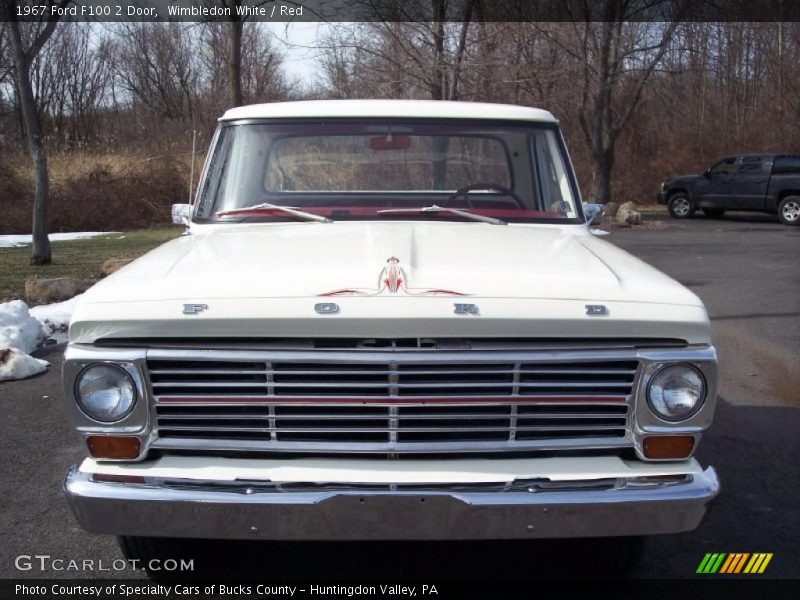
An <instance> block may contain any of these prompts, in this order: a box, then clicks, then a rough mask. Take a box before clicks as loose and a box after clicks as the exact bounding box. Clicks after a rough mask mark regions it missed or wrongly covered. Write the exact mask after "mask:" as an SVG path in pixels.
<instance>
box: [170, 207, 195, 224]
mask: <svg viewBox="0 0 800 600" xmlns="http://www.w3.org/2000/svg"><path fill="white" fill-rule="evenodd" d="M191 220H192V205H191V204H173V205H172V222H173V223H174V224H175V225H189V222H190V221H191Z"/></svg>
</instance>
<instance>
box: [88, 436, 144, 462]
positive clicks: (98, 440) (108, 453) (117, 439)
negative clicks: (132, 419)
mask: <svg viewBox="0 0 800 600" xmlns="http://www.w3.org/2000/svg"><path fill="white" fill-rule="evenodd" d="M86 445H87V446H88V447H89V454H91V455H92V458H115V459H122V458H137V457H138V456H139V450H140V449H141V447H142V443H141V442H140V441H139V438H137V437H132V436H129V435H90V436H89V437H87V438H86Z"/></svg>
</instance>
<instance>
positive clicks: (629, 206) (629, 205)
mask: <svg viewBox="0 0 800 600" xmlns="http://www.w3.org/2000/svg"><path fill="white" fill-rule="evenodd" d="M638 208H639V205H638V204H637V203H636V202H623V203H622V204H620V205H619V208H618V209H617V210H618V211H620V210H637V209H638Z"/></svg>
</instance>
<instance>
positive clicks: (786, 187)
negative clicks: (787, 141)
mask: <svg viewBox="0 0 800 600" xmlns="http://www.w3.org/2000/svg"><path fill="white" fill-rule="evenodd" d="M658 203H659V204H666V205H667V207H668V209H669V214H670V215H672V216H673V217H674V218H675V219H686V218H689V217H691V216H692V215H694V213H695V211H696V210H697V209H698V208H699V209H701V210H702V211H703V212H704V213H705V214H706V215H707V216H709V217H721V216H722V215H723V214H724V213H725V211H726V210H751V211H759V212H766V213H771V214H777V215H778V219H780V221H781V223H783V224H784V225H798V224H800V156H796V155H788V154H748V155H741V156H731V157H729V158H723V159H722V160H720V161H717V162H716V163H714V164H713V165H711V166H710V167H709V168H708V169H706V171H705V172H704V173H703V174H702V175H685V176H683V177H675V178H674V179H670V180H668V181H665V182H664V183H663V184H662V185H661V191H660V192H659V193H658Z"/></svg>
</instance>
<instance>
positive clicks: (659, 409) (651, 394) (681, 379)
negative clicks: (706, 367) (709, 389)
mask: <svg viewBox="0 0 800 600" xmlns="http://www.w3.org/2000/svg"><path fill="white" fill-rule="evenodd" d="M705 399H706V382H705V380H704V379H703V376H702V375H701V374H700V371H698V370H697V369H695V368H694V367H691V366H689V365H670V366H668V367H664V368H663V369H661V370H660V371H658V372H657V373H656V374H655V375H653V378H652V379H651V380H650V384H649V385H648V386H647V401H648V403H649V404H650V408H652V409H653V412H655V413H656V414H657V415H658V416H659V417H661V418H662V419H664V420H666V421H682V420H684V419H688V418H689V417H691V416H692V415H693V414H694V413H696V412H697V411H698V410H700V407H701V406H702V404H703V401H704V400H705Z"/></svg>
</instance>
